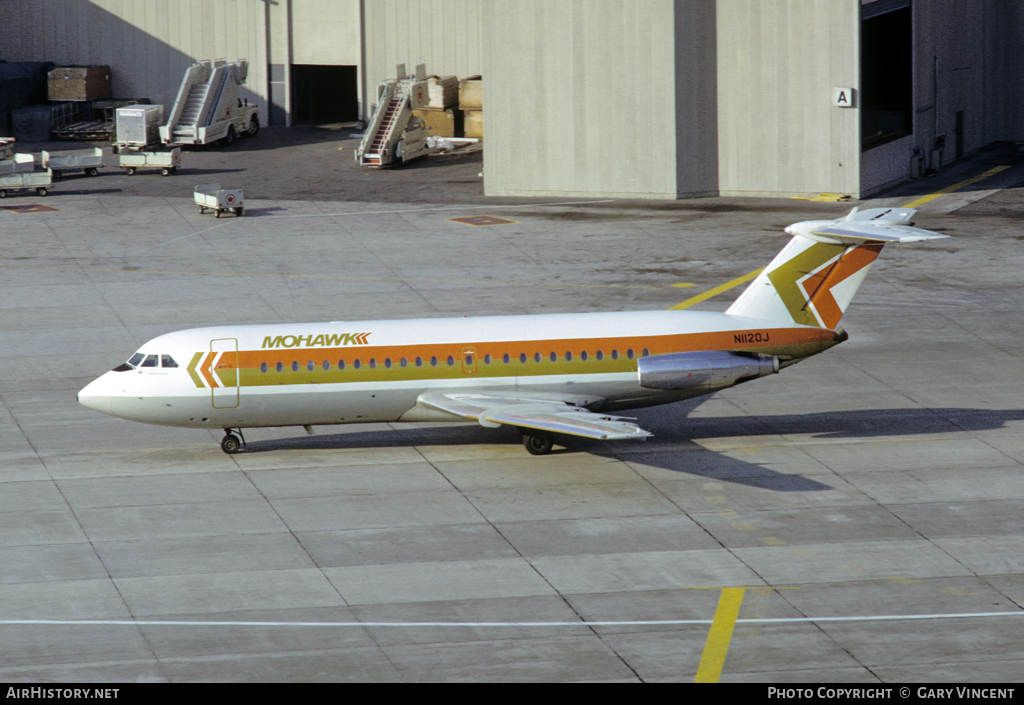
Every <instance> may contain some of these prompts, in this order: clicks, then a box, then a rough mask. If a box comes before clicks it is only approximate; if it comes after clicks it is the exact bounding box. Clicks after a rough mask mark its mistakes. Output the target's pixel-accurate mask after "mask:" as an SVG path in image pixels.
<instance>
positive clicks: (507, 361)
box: [501, 353, 512, 365]
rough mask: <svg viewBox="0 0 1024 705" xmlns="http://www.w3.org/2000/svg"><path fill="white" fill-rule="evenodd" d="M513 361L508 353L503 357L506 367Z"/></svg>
mask: <svg viewBox="0 0 1024 705" xmlns="http://www.w3.org/2000/svg"><path fill="white" fill-rule="evenodd" d="M511 359H512V358H510V357H509V356H508V353H505V354H504V355H502V356H501V361H502V362H504V363H505V364H506V365H507V364H508V363H509V361H510V360H511Z"/></svg>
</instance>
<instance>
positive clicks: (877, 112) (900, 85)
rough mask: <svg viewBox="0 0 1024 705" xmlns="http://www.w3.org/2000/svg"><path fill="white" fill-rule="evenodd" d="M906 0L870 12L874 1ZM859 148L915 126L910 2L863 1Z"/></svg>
mask: <svg viewBox="0 0 1024 705" xmlns="http://www.w3.org/2000/svg"><path fill="white" fill-rule="evenodd" d="M899 5H904V6H903V7H899V9H894V10H891V11H887V12H882V13H881V14H877V15H874V16H869V15H870V13H871V11H872V10H873V9H874V8H876V7H878V8H879V9H882V10H887V9H888V8H889V7H893V6H897V7H898V6H899ZM862 12H863V13H864V14H863V16H864V19H862V20H861V35H860V36H861V45H860V68H861V95H860V107H861V149H865V150H866V149H871V148H872V147H877V146H879V145H882V144H885V143H886V142H891V141H893V140H896V139H899V138H900V137H905V136H906V135H909V134H911V132H912V130H913V122H912V112H913V94H912V88H913V52H912V43H911V39H912V33H911V13H910V7H909V2H906V3H900V2H894V1H893V0H889V1H888V2H886V1H885V0H878V1H877V2H875V3H871V4H869V5H865V6H863V7H862Z"/></svg>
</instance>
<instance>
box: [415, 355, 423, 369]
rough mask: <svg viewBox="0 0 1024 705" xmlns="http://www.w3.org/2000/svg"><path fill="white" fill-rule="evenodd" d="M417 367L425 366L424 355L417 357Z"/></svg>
mask: <svg viewBox="0 0 1024 705" xmlns="http://www.w3.org/2000/svg"><path fill="white" fill-rule="evenodd" d="M416 367H423V358H422V357H417V358H416Z"/></svg>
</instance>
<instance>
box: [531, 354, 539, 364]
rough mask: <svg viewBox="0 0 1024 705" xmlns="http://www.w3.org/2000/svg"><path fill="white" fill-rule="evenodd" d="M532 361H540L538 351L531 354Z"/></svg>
mask: <svg viewBox="0 0 1024 705" xmlns="http://www.w3.org/2000/svg"><path fill="white" fill-rule="evenodd" d="M533 361H534V362H540V353H534V354H533Z"/></svg>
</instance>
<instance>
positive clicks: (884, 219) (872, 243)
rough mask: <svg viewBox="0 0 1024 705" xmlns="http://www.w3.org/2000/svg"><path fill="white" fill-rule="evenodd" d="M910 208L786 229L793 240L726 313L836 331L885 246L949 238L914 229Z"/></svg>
mask: <svg viewBox="0 0 1024 705" xmlns="http://www.w3.org/2000/svg"><path fill="white" fill-rule="evenodd" d="M914 213H916V210H914V209H912V208H871V209H869V210H864V211H860V210H858V209H857V208H854V209H853V210H852V211H850V214H849V215H847V216H846V217H845V218H841V219H839V220H808V221H804V222H802V223H796V224H794V225H790V226H789V227H788V228H786V232H787V233H789V234H790V235H793V239H792V240H790V241H789V244H788V245H786V247H785V248H784V249H783V250H782V252H780V253H779V254H778V255H777V256H776V257H775V259H773V260H772V261H771V264H769V265H768V266H767V267H765V268H764V270H763V271H762V272H761V273H760V274H759V275H758V277H757V278H756V279H755V280H754V282H753V283H752V284H751V285H750V286H749V287H747V290H746V291H744V292H743V293H742V294H740V297H739V298H738V299H736V301H735V303H733V305H732V306H730V307H729V309H728V310H727V311H726V313H730V314H733V315H737V316H749V317H751V318H763V319H768V320H773V321H785V322H787V323H788V322H790V321H793V322H794V323H799V324H801V325H806V326H815V327H818V328H827V329H829V330H835V329H836V328H837V327H838V326H839V320H840V319H841V318H842V317H843V313H845V311H846V308H847V307H848V306H849V305H850V301H852V300H853V295H854V294H856V293H857V289H858V288H860V285H861V282H863V281H864V277H865V276H867V273H868V270H869V269H870V268H871V263H872V262H874V261H875V258H876V257H878V253H879V252H881V251H882V247H884V246H885V244H886V243H887V242H918V241H921V240H935V239H939V238H944V237H949V236H948V235H941V234H939V233H935V232H931V231H929V230H922V229H920V228H915V227H912V226H913V223H911V222H910V219H911V217H913V215H914Z"/></svg>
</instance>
